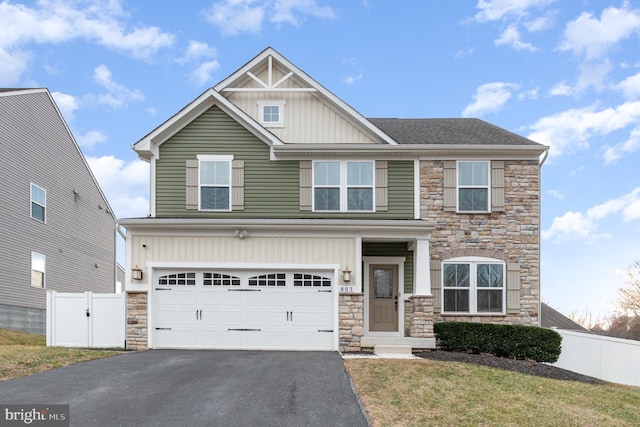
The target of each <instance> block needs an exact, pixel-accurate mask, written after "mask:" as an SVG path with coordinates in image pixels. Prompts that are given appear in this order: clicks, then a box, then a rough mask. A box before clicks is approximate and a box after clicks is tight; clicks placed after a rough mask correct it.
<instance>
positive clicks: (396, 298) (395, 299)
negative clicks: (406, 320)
mask: <svg viewBox="0 0 640 427" xmlns="http://www.w3.org/2000/svg"><path fill="white" fill-rule="evenodd" d="M393 302H394V304H395V306H396V311H398V295H396V296H394V297H393Z"/></svg>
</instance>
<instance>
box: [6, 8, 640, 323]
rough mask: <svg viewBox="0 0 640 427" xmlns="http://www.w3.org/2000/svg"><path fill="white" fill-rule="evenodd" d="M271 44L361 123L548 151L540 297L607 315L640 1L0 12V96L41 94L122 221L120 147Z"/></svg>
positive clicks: (144, 177)
mask: <svg viewBox="0 0 640 427" xmlns="http://www.w3.org/2000/svg"><path fill="white" fill-rule="evenodd" d="M267 46H272V47H274V48H275V49H276V50H278V51H279V52H280V53H281V54H283V55H284V56H285V57H287V58H288V59H289V60H291V61H292V62H293V63H294V64H296V65H297V66H298V67H300V68H301V69H303V70H305V71H306V72H307V73H308V74H309V75H310V76H311V77H313V78H314V79H316V80H317V81H318V82H320V83H321V84H322V85H324V86H325V87H326V88H327V89H329V90H330V91H332V92H333V93H334V94H335V95H337V96H338V97H340V98H342V99H343V100H344V101H345V102H347V103H348V104H350V105H351V106H352V107H354V108H355V109H356V110H358V111H360V112H361V113H362V114H363V115H365V116H366V117H402V118H408V117H479V118H482V119H484V120H486V121H488V122H491V123H494V124H496V125H498V126H501V127H504V128H506V129H508V130H511V131H513V132H516V133H518V134H520V135H523V136H525V137H529V138H531V139H533V140H534V141H537V142H540V143H543V144H546V145H549V146H551V151H550V156H549V158H548V159H547V161H546V163H545V164H544V167H543V172H542V219H541V227H542V237H543V240H542V297H543V300H544V301H546V302H548V303H549V304H551V305H552V306H553V307H555V308H557V309H559V310H560V311H562V312H563V313H565V314H570V313H577V314H580V313H584V312H585V311H588V312H590V313H591V314H592V315H593V316H594V317H603V316H606V315H608V314H610V313H611V312H612V311H613V309H614V302H615V300H616V298H617V289H618V288H619V287H620V286H622V285H623V283H624V271H625V269H626V268H627V267H628V266H629V265H630V264H631V263H632V262H634V261H636V260H639V259H640V173H638V165H640V2H638V1H622V0H620V1H602V0H581V1H559V0H558V1H554V0H478V1H477V2H476V1H456V2H435V1H423V0H406V1H402V2H397V1H383V0H350V1H345V0H341V1H338V0H334V1H330V0H220V1H215V0H209V1H204V0H198V1H196V0H190V1H188V2H180V4H178V2H172V1H160V0H159V1H154V2H146V1H145V2H140V1H137V2H134V1H126V0H105V1H102V0H90V1H44V0H43V1H36V2H33V1H28V2H27V1H25V2H18V1H2V2H0V86H1V87H47V88H49V90H50V91H51V92H52V93H53V95H54V97H55V99H56V102H57V103H58V105H59V107H60V109H61V111H62V112H63V115H64V117H65V119H66V121H67V123H68V124H69V127H70V128H71V130H72V132H73V134H74V136H75V137H76V139H77V141H78V143H79V144H80V146H81V147H82V150H83V152H84V153H85V155H86V156H87V158H88V161H89V163H90V165H91V167H92V169H93V171H94V174H95V175H96V177H97V179H98V181H99V182H100V184H101V186H102V187H103V190H104V191H105V193H106V194H107V197H108V198H109V200H110V203H111V205H112V207H113V208H114V210H115V212H116V214H117V215H118V216H119V217H133V216H144V215H146V213H147V211H148V167H147V165H146V164H145V163H143V162H141V161H140V160H138V159H137V157H136V155H135V153H134V152H133V151H132V150H131V149H130V145H131V144H133V143H135V142H136V141H138V140H139V139H140V138H142V137H143V136H144V135H145V134H147V133H148V132H150V131H151V130H152V129H154V128H155V127H156V126H158V125H159V124H160V123H162V122H163V121H164V120H166V119H167V118H169V117H170V116H171V115H172V114H174V113H175V112H177V111H178V110H179V109H181V108H182V107H184V106H185V105H186V104H187V103H189V102H190V101H191V100H193V99H194V98H196V97H197V96H198V95H199V94H200V93H202V92H203V91H205V90H206V89H207V88H208V87H211V86H213V85H215V84H216V83H217V82H219V81H220V80H222V79H223V78H225V77H226V76H228V75H229V74H231V73H232V72H233V71H235V70H236V69H238V68H239V67H240V66H242V65H244V64H245V63H246V62H247V61H249V60H250V59H251V58H253V57H254V56H255V55H257V54H258V53H259V52H261V51H262V50H263V49H264V48H265V47H267Z"/></svg>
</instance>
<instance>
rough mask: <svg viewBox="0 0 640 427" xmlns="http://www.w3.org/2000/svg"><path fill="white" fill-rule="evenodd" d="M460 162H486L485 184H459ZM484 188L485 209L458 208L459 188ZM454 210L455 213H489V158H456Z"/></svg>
mask: <svg viewBox="0 0 640 427" xmlns="http://www.w3.org/2000/svg"><path fill="white" fill-rule="evenodd" d="M460 163H486V164H487V185H461V184H460ZM461 188H462V189H480V190H481V189H486V190H487V209H486V210H480V211H478V210H464V211H463V210H460V189H461ZM456 212H457V213H472V214H473V213H491V160H479V159H478V160H475V159H474V160H456Z"/></svg>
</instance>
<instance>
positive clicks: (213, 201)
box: [200, 187, 229, 210]
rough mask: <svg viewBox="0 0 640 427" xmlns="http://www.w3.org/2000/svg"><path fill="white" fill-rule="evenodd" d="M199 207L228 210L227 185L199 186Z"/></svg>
mask: <svg viewBox="0 0 640 427" xmlns="http://www.w3.org/2000/svg"><path fill="white" fill-rule="evenodd" d="M200 209H208V210H229V187H201V188H200Z"/></svg>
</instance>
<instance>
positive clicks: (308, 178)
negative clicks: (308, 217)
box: [300, 160, 313, 211]
mask: <svg viewBox="0 0 640 427" xmlns="http://www.w3.org/2000/svg"><path fill="white" fill-rule="evenodd" d="M312 182H313V170H312V165H311V160H300V210H301V211H310V210H311V206H312V198H313V188H312Z"/></svg>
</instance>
